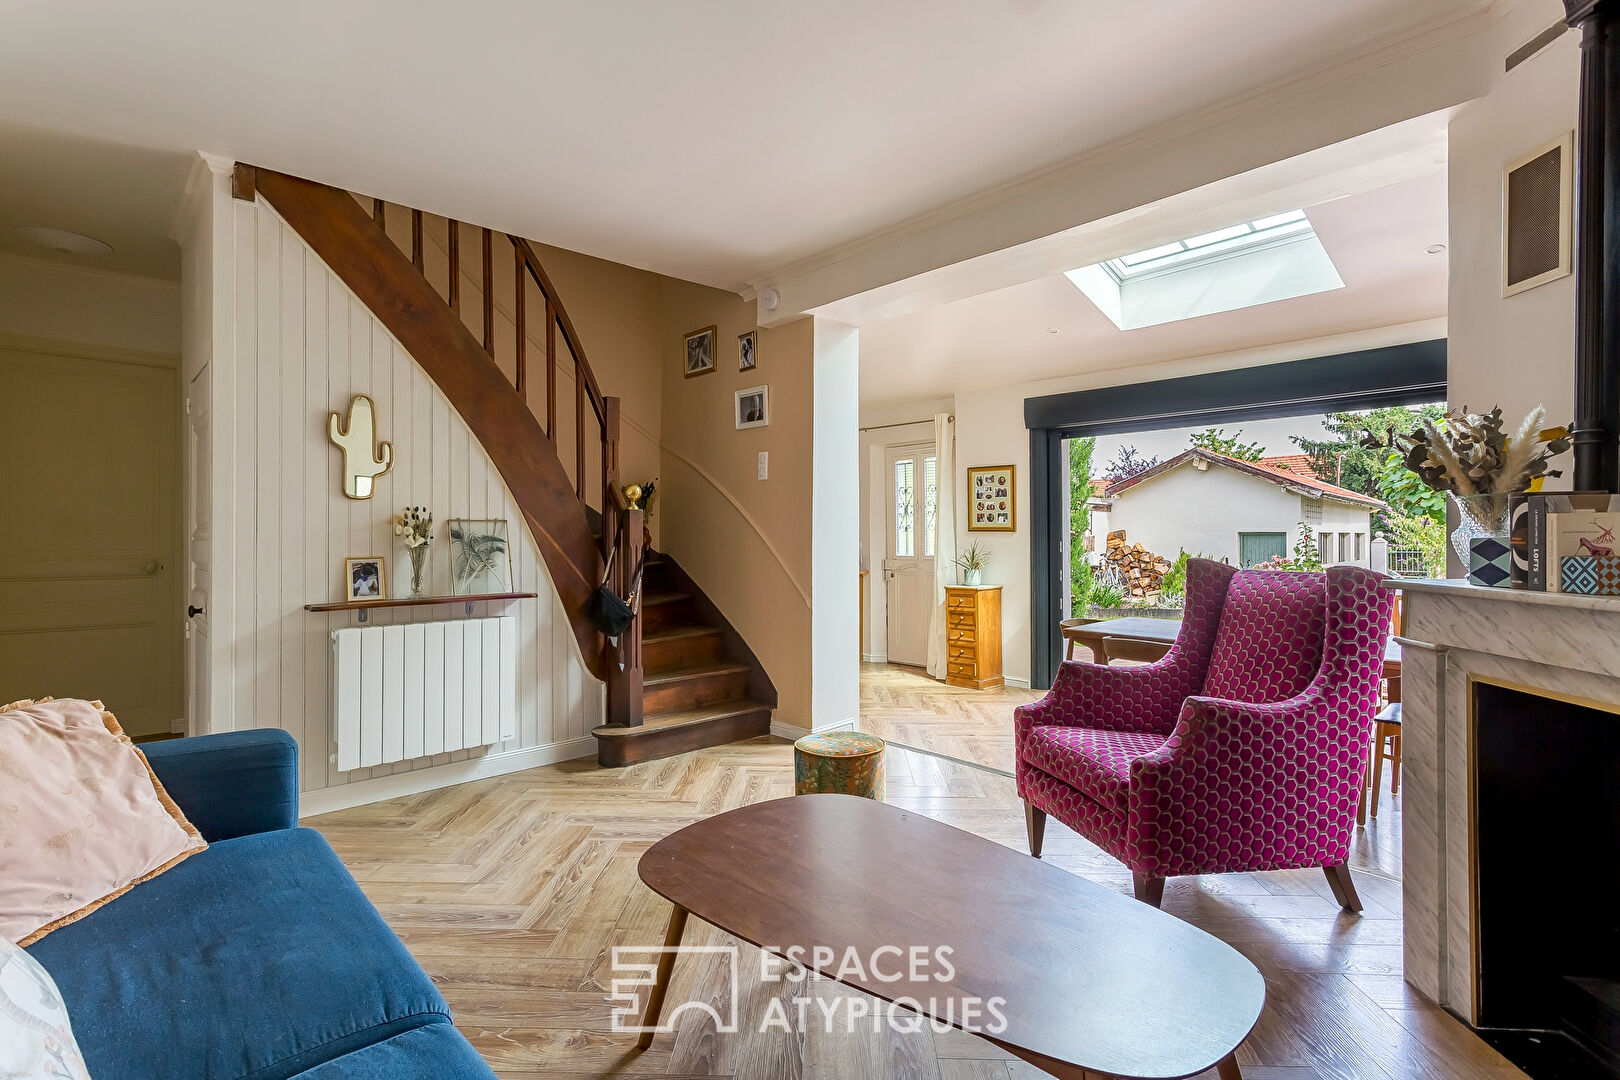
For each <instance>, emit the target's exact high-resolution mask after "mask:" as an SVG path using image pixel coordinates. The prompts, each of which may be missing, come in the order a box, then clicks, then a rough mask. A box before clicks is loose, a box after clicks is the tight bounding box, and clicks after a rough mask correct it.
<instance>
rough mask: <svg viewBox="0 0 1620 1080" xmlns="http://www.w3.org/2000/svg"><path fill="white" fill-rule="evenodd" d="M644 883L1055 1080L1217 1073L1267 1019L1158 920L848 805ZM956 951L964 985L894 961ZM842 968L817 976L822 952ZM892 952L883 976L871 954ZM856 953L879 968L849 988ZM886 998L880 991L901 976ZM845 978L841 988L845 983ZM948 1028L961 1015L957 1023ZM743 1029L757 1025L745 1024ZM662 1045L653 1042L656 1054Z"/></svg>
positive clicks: (720, 834) (888, 811)
mask: <svg viewBox="0 0 1620 1080" xmlns="http://www.w3.org/2000/svg"><path fill="white" fill-rule="evenodd" d="M640 873H641V880H642V881H643V882H645V883H646V884H647V887H648V888H650V889H652V890H653V891H654V892H656V893H658V894H659V895H660V896H662V897H664V898H665V899H666V900H668V901H670V903H672V904H674V905H675V910H674V912H673V913H672V915H671V916H670V921H669V933H668V935H667V937H666V944H667V945H669V946H674V945H678V944H679V943H680V940H681V934H682V931H683V930H684V929H685V926H686V917H687V913H688V912H690V913H691V914H693V915H696V916H697V917H698V918H700V919H703V920H704V921H705V922H708V923H711V924H713V925H714V926H716V927H718V928H720V929H721V930H723V931H725V932H726V933H729V934H732V935H734V936H736V937H738V938H741V939H742V940H743V941H746V942H748V943H749V944H752V945H756V946H760V947H761V948H769V949H771V950H772V951H774V952H776V953H777V955H786V950H788V949H789V948H791V947H792V946H799V947H801V948H802V949H804V950H806V953H807V955H805V956H800V957H791V958H792V959H798V960H800V962H802V963H804V966H805V967H808V968H810V969H811V970H817V971H818V974H821V975H823V976H825V977H827V978H830V979H835V980H837V981H839V982H842V983H844V984H845V985H846V986H850V987H853V988H854V989H856V990H860V991H862V992H864V993H867V994H870V995H872V996H873V997H876V998H881V999H883V1000H885V1001H891V1002H892V1001H896V1000H901V1001H902V1003H903V1004H905V1005H906V1006H907V1007H913V1008H915V1007H916V1005H915V1004H914V1003H921V1004H922V1005H923V1008H921V1009H918V1011H919V1012H922V1014H923V1015H925V1016H929V1017H930V1018H932V1019H936V1020H938V1021H940V1022H941V1023H950V1024H952V1025H953V1026H956V1027H960V1028H962V1029H963V1030H966V1031H971V1032H973V1033H974V1034H977V1035H980V1036H981V1037H983V1038H986V1039H988V1040H989V1041H990V1042H992V1043H994V1044H996V1045H997V1046H1000V1047H1001V1048H1002V1049H1004V1050H1006V1051H1007V1052H1008V1053H1010V1054H1013V1055H1016V1056H1017V1057H1020V1058H1022V1059H1024V1060H1025V1061H1028V1062H1030V1063H1031V1064H1033V1065H1035V1066H1036V1067H1037V1068H1039V1069H1043V1070H1045V1071H1046V1072H1048V1073H1051V1074H1052V1075H1053V1076H1057V1077H1060V1078H1067V1080H1080V1078H1083V1077H1118V1078H1135V1080H1148V1078H1152V1080H1162V1078H1170V1077H1185V1076H1192V1075H1194V1074H1196V1073H1199V1072H1203V1071H1204V1070H1206V1069H1209V1068H1216V1069H1218V1070H1219V1074H1220V1076H1221V1077H1222V1080H1237V1078H1239V1077H1240V1076H1241V1074H1240V1073H1239V1071H1238V1066H1237V1061H1236V1059H1235V1058H1234V1057H1233V1053H1234V1051H1235V1050H1236V1049H1237V1047H1238V1046H1239V1044H1241V1043H1242V1042H1243V1040H1244V1039H1245V1038H1246V1037H1247V1036H1248V1034H1249V1031H1250V1029H1252V1028H1253V1027H1254V1024H1255V1021H1256V1020H1257V1019H1258V1018H1259V1016H1260V1007H1261V1005H1262V1004H1263V1003H1264V1001H1265V993H1266V991H1265V983H1264V981H1263V980H1262V979H1261V977H1260V972H1259V971H1257V970H1256V969H1255V967H1254V965H1253V964H1251V963H1249V961H1248V960H1247V959H1245V958H1244V957H1243V956H1242V955H1241V954H1239V953H1238V952H1237V951H1236V950H1234V949H1233V948H1231V947H1230V946H1229V945H1227V944H1225V943H1224V942H1222V941H1219V940H1217V939H1216V938H1213V937H1211V936H1210V935H1209V934H1206V933H1204V932H1203V931H1202V930H1199V929H1197V928H1196V927H1193V926H1189V925H1188V924H1186V923H1184V922H1182V921H1181V920H1179V919H1177V918H1175V917H1173V916H1171V915H1166V914H1165V913H1163V912H1161V911H1158V910H1156V909H1154V908H1152V907H1149V906H1148V905H1147V904H1143V903H1139V902H1137V901H1136V900H1133V899H1131V898H1129V897H1127V896H1124V895H1121V894H1119V893H1116V892H1113V891H1112V890H1110V889H1106V888H1104V887H1103V886H1101V885H1097V884H1095V883H1093V882H1090V881H1087V880H1085V879H1084V878H1080V877H1076V876H1075V875H1073V874H1070V873H1068V872H1066V871H1064V870H1060V869H1058V868H1057V867H1055V866H1051V865H1049V864H1047V863H1045V862H1042V861H1040V860H1038V859H1032V858H1030V857H1029V856H1028V855H1025V854H1022V853H1021V852H1017V851H1014V850H1012V849H1011V848H1006V847H1002V846H1001V845H1000V844H996V843H992V842H991V841H989V840H985V839H983V838H982V837H978V836H974V835H973V834H972V833H967V832H963V831H962V830H960V829H955V828H952V827H951V826H949V825H945V824H942V823H940V822H937V821H934V820H932V819H930V818H926V817H923V816H921V815H919V814H914V813H911V812H909V811H906V810H901V809H899V808H897V807H893V806H888V805H885V804H883V803H877V802H873V801H871V800H869V799H859V798H854V797H852V796H848V795H799V796H795V797H793V798H789V799H777V800H774V801H772V802H764V803H756V804H754V805H752V806H745V807H743V808H741V809H739V810H732V811H730V812H729V813H725V814H719V815H717V816H715V817H711V818H708V819H707V820H704V821H700V822H698V823H697V824H695V825H689V826H687V827H686V828H684V829H681V830H680V831H679V832H676V833H673V834H671V835H669V836H667V837H665V838H664V839H663V840H660V841H659V842H658V843H656V844H654V845H653V846H652V847H651V848H649V849H648V850H647V853H646V854H645V855H643V856H642V857H641V865H640ZM941 946H949V947H950V949H951V950H952V952H951V954H950V956H949V962H950V966H951V967H952V968H954V975H953V976H952V977H951V978H950V979H949V981H948V982H939V981H931V980H930V975H940V974H943V969H941V968H938V967H932V968H929V967H926V966H925V969H924V970H923V971H921V972H920V978H918V979H916V980H915V981H913V978H912V972H911V971H910V970H909V968H908V967H907V965H905V964H899V965H893V960H892V957H893V956H894V953H893V952H892V950H893V949H894V948H898V949H900V950H901V951H902V952H903V953H904V954H905V955H907V956H909V955H911V953H910V950H912V949H913V948H918V949H921V950H926V951H932V950H936V949H938V948H939V947H941ZM817 947H825V948H827V949H830V950H831V954H830V955H833V956H835V957H837V958H838V959H837V960H835V961H834V962H833V963H831V964H827V965H825V967H826V970H818V969H817V967H816V965H815V963H814V962H813V961H812V959H811V957H813V955H814V954H813V953H812V952H810V950H814V949H816V948H817ZM884 947H889V949H890V952H888V953H887V954H885V958H884V960H883V961H882V962H880V963H877V964H874V963H872V959H871V958H873V957H874V954H876V953H877V951H878V950H879V949H881V948H884ZM850 950H853V951H854V953H855V954H856V955H858V956H859V957H860V959H861V964H860V965H859V966H861V967H862V968H864V969H865V970H863V971H861V972H859V973H852V972H851V971H849V970H845V971H843V972H842V973H840V971H839V970H838V969H839V966H840V964H841V963H842V962H843V961H844V959H845V957H846V956H847V955H848V954H849V952H850ZM674 959H675V954H674V953H672V952H666V953H665V954H663V955H662V956H661V957H660V959H659V965H658V972H657V982H656V985H655V986H654V988H653V990H652V992H651V993H650V994H649V996H648V1001H647V1012H646V1020H645V1022H644V1027H646V1028H648V1029H651V1028H653V1027H655V1026H656V1025H657V1023H658V1020H659V1017H660V1016H661V1015H662V1012H663V1004H664V994H665V991H666V990H667V989H668V987H669V980H670V972H671V970H672V969H673V966H674ZM885 964H888V965H892V966H895V967H899V968H900V978H899V979H898V980H897V981H892V982H886V981H883V979H882V978H879V977H878V976H879V975H880V974H882V975H885V976H894V975H895V974H896V972H895V971H894V970H881V971H879V970H874V968H877V969H882V968H884V966H885ZM840 974H842V975H843V976H844V977H842V978H840ZM993 998H1000V999H1003V1000H1004V1001H1005V1005H1004V1006H1003V1007H1002V1010H1001V1011H1002V1012H1003V1014H1004V1015H1005V1017H1006V1025H1005V1027H1004V1028H1003V1029H1002V1030H1000V1031H997V1032H995V1033H987V1032H986V1031H985V1030H984V1029H983V1027H982V1026H978V1025H964V1024H962V1023H960V1022H958V1021H959V1020H960V1019H961V1013H960V1011H959V1007H957V1008H956V1009H954V1010H953V1009H952V1008H950V1007H948V1006H947V1002H948V1001H955V1002H961V1001H965V1000H976V1001H978V1002H981V1003H983V1002H988V1001H990V1000H991V999H993ZM947 1014H949V1015H947ZM744 1022H746V1018H744ZM651 1041H652V1035H651V1032H650V1030H649V1031H648V1032H647V1033H645V1034H643V1035H642V1037H641V1043H640V1045H641V1046H642V1048H646V1047H647V1046H648V1045H649V1044H650V1043H651Z"/></svg>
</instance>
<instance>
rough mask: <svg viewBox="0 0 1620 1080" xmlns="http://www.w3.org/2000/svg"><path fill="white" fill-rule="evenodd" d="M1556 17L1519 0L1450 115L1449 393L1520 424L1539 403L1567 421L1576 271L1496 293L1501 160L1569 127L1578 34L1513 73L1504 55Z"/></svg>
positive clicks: (1537, 3) (1548, 2)
mask: <svg viewBox="0 0 1620 1080" xmlns="http://www.w3.org/2000/svg"><path fill="white" fill-rule="evenodd" d="M1561 14H1562V8H1561V6H1560V5H1559V4H1558V3H1557V2H1556V0H1527V2H1526V3H1523V4H1521V5H1519V6H1518V7H1517V8H1516V9H1514V10H1513V11H1512V12H1510V13H1509V15H1508V16H1507V17H1506V18H1505V19H1504V20H1503V22H1502V24H1501V25H1500V26H1499V27H1498V28H1497V31H1496V49H1495V56H1496V57H1497V58H1498V60H1497V62H1496V63H1495V64H1494V66H1493V70H1494V71H1495V77H1494V78H1495V81H1494V84H1493V86H1492V88H1491V91H1490V93H1489V94H1487V95H1486V96H1485V97H1483V98H1480V99H1479V100H1477V101H1473V102H1470V103H1469V104H1468V105H1465V106H1464V107H1463V108H1462V109H1460V110H1459V111H1458V113H1457V115H1456V117H1455V118H1454V119H1453V120H1452V122H1451V131H1450V135H1451V174H1450V177H1451V178H1450V205H1451V237H1450V244H1449V249H1450V260H1451V283H1450V297H1449V306H1450V322H1451V340H1450V349H1449V354H1450V361H1449V376H1450V378H1449V382H1450V385H1449V389H1448V394H1447V396H1448V398H1449V400H1451V401H1452V402H1454V403H1456V404H1458V405H1467V406H1470V407H1471V408H1474V409H1477V410H1487V409H1490V408H1491V407H1492V406H1495V405H1500V406H1501V407H1502V410H1503V412H1504V413H1505V414H1506V415H1507V417H1508V420H1509V422H1510V423H1514V424H1516V423H1518V421H1519V419H1520V418H1521V417H1522V416H1524V414H1525V413H1526V412H1527V411H1528V410H1529V409H1531V408H1533V407H1534V406H1535V405H1537V404H1541V403H1545V404H1546V406H1547V411H1548V418H1549V419H1550V420H1552V421H1554V422H1556V423H1564V422H1567V421H1568V420H1570V419H1571V418H1572V415H1571V414H1572V412H1573V409H1574V397H1575V395H1574V383H1575V279H1574V277H1573V276H1570V277H1564V278H1559V279H1558V280H1556V281H1552V282H1549V283H1548V284H1546V285H1542V286H1539V287H1538V288H1534V289H1530V290H1528V291H1527V292H1522V293H1519V294H1518V295H1516V296H1510V297H1506V298H1504V297H1503V296H1502V168H1503V166H1505V165H1507V164H1508V163H1509V162H1511V161H1513V160H1515V159H1517V158H1519V157H1520V156H1522V155H1524V154H1526V153H1529V152H1530V151H1533V150H1536V149H1538V148H1539V147H1542V146H1544V145H1546V144H1547V143H1549V142H1551V141H1553V140H1554V139H1556V138H1558V137H1559V136H1560V135H1564V134H1567V133H1568V132H1570V131H1572V130H1573V129H1574V127H1575V122H1576V111H1577V108H1578V106H1579V100H1580V42H1579V40H1578V35H1577V34H1574V33H1566V34H1565V35H1564V36H1563V37H1561V38H1559V39H1558V40H1557V41H1556V42H1554V43H1553V44H1552V45H1551V46H1550V47H1549V48H1547V49H1545V50H1544V51H1543V52H1541V53H1540V54H1538V55H1537V56H1534V57H1532V58H1531V59H1529V60H1527V61H1526V62H1524V63H1523V64H1521V65H1520V66H1519V67H1517V68H1515V69H1514V70H1513V71H1512V72H1509V73H1506V74H1504V73H1503V70H1502V64H1501V62H1500V58H1501V57H1505V56H1506V55H1507V54H1508V53H1510V52H1511V51H1512V50H1513V49H1515V48H1517V47H1518V46H1519V45H1521V44H1522V43H1523V42H1524V41H1526V40H1528V39H1529V38H1530V37H1532V36H1534V34H1535V33H1536V32H1538V31H1539V30H1541V29H1542V28H1544V27H1546V26H1549V25H1551V24H1552V23H1553V22H1554V21H1556V20H1557V19H1558V18H1559V17H1560V15H1561Z"/></svg>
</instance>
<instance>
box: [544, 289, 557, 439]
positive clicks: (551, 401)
mask: <svg viewBox="0 0 1620 1080" xmlns="http://www.w3.org/2000/svg"><path fill="white" fill-rule="evenodd" d="M545 295H546V434H547V435H548V436H549V437H550V438H551V445H552V447H553V448H555V447H556V445H557V309H556V307H555V306H553V304H552V302H551V294H550V293H546V294H545Z"/></svg>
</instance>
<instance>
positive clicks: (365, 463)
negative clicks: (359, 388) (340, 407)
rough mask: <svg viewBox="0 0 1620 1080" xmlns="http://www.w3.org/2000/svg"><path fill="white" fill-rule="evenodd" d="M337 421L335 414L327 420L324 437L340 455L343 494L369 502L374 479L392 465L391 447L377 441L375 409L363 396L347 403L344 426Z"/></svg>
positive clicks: (374, 485) (367, 398)
mask: <svg viewBox="0 0 1620 1080" xmlns="http://www.w3.org/2000/svg"><path fill="white" fill-rule="evenodd" d="M340 419H341V418H340V416H339V414H338V413H333V414H332V415H331V416H330V417H328V418H327V434H328V435H329V436H330V437H331V439H332V442H333V443H334V444H335V445H336V446H337V448H338V449H339V450H342V451H343V494H345V495H347V496H348V497H349V498H351V499H369V498H371V496H372V494H373V493H374V492H375V491H376V488H377V485H376V480H377V477H379V476H381V475H382V474H383V473H385V472H387V471H388V470H389V469H390V468H392V467H393V465H394V446H393V444H392V443H385V442H384V443H380V442H377V441H376V440H377V416H376V406H375V405H374V404H373V403H372V400H371V399H370V398H369V397H367V396H366V395H364V394H356V395H354V400H353V401H351V402H349V417H348V422H347V424H344V423H341V422H340ZM373 447H375V449H373Z"/></svg>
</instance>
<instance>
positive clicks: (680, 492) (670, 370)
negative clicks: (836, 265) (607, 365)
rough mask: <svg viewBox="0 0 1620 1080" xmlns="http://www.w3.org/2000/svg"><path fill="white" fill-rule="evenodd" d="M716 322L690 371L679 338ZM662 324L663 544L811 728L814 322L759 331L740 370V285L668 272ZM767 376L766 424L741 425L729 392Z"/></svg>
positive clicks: (795, 717)
mask: <svg viewBox="0 0 1620 1080" xmlns="http://www.w3.org/2000/svg"><path fill="white" fill-rule="evenodd" d="M558 288H559V290H560V289H561V286H560V285H559V286H558ZM711 325H712V326H715V327H717V330H716V334H717V348H718V353H719V355H718V358H717V367H716V370H715V371H714V373H712V374H708V375H699V376H697V377H695V378H690V379H688V378H686V377H685V375H684V371H683V363H682V362H683V354H684V348H685V344H684V336H685V334H686V333H687V332H688V331H691V330H698V329H701V328H703V327H706V326H711ZM660 326H661V330H660V339H661V342H662V355H663V359H662V372H663V377H662V385H663V416H664V417H666V418H668V420H667V422H666V423H665V424H664V456H663V466H662V468H663V473H662V476H663V479H662V482H661V483H660V486H659V498H658V504H657V506H656V513H655V517H656V518H658V519H659V520H660V523H661V526H662V529H663V533H662V542H663V546H664V547H665V549H666V550H668V551H669V553H670V554H671V555H673V556H674V557H675V559H676V560H677V561H678V562H679V563H680V564H681V566H682V567H683V568H685V570H686V571H687V572H688V573H689V574H691V575H692V578H693V580H695V581H696V582H697V584H698V585H699V586H700V587H701V588H702V589H703V591H704V592H706V593H707V594H708V596H709V598H710V599H711V600H713V601H714V602H715V604H716V605H718V606H719V608H720V610H721V611H722V612H723V613H724V614H725V616H726V617H727V618H728V619H729V620H730V621H731V623H732V625H733V626H735V627H736V629H737V631H738V632H739V633H740V634H741V635H742V636H743V638H744V640H746V641H747V642H748V644H749V645H750V646H751V647H752V648H753V649H754V651H755V653H756V654H757V655H758V656H759V659H760V662H761V663H762V664H764V666H765V670H766V673H767V674H768V675H769V676H770V678H771V681H772V683H774V684H775V686H776V691H777V695H778V707H779V711H778V714H777V719H778V720H779V722H781V723H783V724H784V725H788V726H794V727H805V728H808V727H809V726H810V723H811V720H810V716H811V701H810V689H811V664H810V647H811V646H810V589H811V494H812V488H811V485H812V465H811V445H812V440H813V433H812V421H813V409H812V394H813V384H812V371H813V349H814V330H813V322H812V320H810V319H799V320H797V321H794V322H791V323H786V324H784V325H782V326H779V327H776V328H773V329H769V330H762V331H760V337H759V351H758V357H759V362H758V367H756V368H755V369H754V370H752V371H747V372H739V371H738V370H737V335H738V334H741V333H743V332H744V331H747V330H751V329H753V328H754V320H753V307H752V305H750V304H747V303H745V302H743V301H742V300H741V299H739V298H738V297H737V296H736V295H735V294H732V293H728V292H723V291H721V290H719V289H711V288H707V287H704V286H701V285H694V284H691V283H689V282H683V281H676V280H674V279H672V278H665V279H663V286H662V295H661V303H660ZM581 332H582V333H583V330H582V331H581ZM760 384H764V385H766V386H769V387H770V420H771V422H770V424H769V425H768V426H767V427H763V428H750V429H747V430H745V431H738V430H737V429H736V424H735V419H734V413H733V400H734V394H735V392H736V391H737V390H739V389H742V388H744V387H749V386H758V385H760ZM761 451H765V452H767V453H768V454H769V455H770V459H769V474H770V475H769V478H768V479H765V480H760V479H759V478H758V463H759V453H760V452H761ZM852 629H853V624H852ZM854 651H855V650H854V648H853V647H852V648H851V650H850V654H851V657H852V658H853V656H854Z"/></svg>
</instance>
